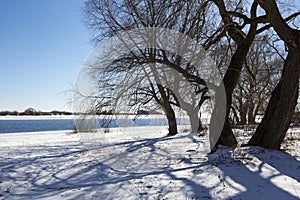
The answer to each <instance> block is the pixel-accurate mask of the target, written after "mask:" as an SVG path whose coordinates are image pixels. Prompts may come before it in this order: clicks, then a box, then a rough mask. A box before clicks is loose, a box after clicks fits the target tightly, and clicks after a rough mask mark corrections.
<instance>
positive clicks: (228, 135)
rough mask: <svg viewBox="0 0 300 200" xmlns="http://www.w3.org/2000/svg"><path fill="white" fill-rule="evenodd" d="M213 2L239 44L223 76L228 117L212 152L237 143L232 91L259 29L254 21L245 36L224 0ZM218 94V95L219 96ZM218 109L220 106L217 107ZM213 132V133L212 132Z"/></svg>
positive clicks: (215, 117) (253, 15) (215, 118)
mask: <svg viewBox="0 0 300 200" xmlns="http://www.w3.org/2000/svg"><path fill="white" fill-rule="evenodd" d="M213 2H214V3H215V4H216V5H217V7H218V8H219V12H220V15H221V17H222V20H223V22H224V24H225V25H228V26H227V32H228V33H229V35H230V37H232V38H233V40H234V41H235V42H236V44H237V50H236V52H235V53H234V54H233V56H232V58H231V61H230V64H229V66H228V69H227V71H226V73H225V76H224V78H223V82H224V86H225V91H226V103H227V104H226V105H227V106H226V118H225V122H224V126H223V129H222V132H221V135H220V137H219V139H218V141H217V142H216V144H215V145H214V146H213V147H212V152H213V151H214V150H215V149H217V145H218V144H222V145H225V146H234V145H236V144H237V141H236V138H235V136H234V135H233V131H232V129H231V125H230V119H229V113H230V109H231V104H232V93H233V90H234V88H235V86H236V84H237V81H238V78H239V76H240V71H241V69H242V66H243V63H244V61H245V59H246V56H247V54H248V51H249V49H250V47H251V44H252V42H253V40H254V38H255V35H256V29H257V23H252V24H251V25H250V29H249V31H248V34H247V36H244V35H243V34H241V32H242V30H240V29H238V28H237V27H236V26H234V25H233V24H234V22H233V21H232V18H231V16H230V15H229V13H228V12H227V11H226V6H225V4H224V1H222V0H213ZM257 6H258V4H257V2H256V1H254V2H253V4H252V6H251V11H250V12H251V17H252V18H255V17H256V10H257ZM217 96H218V95H216V97H217ZM217 104H218V100H217V98H216V104H215V107H217V106H218V105H217ZM217 109H218V108H217ZM218 112H222V111H218V110H217V111H216V112H213V114H212V119H211V124H212V125H214V124H215V123H217V122H214V121H213V120H217V119H218V117H217V116H216V115H218V114H219V113H218ZM211 131H212V132H214V130H213V127H212V128H211V126H210V132H211ZM210 134H211V133H210ZM211 144H213V141H211Z"/></svg>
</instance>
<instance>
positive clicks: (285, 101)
mask: <svg viewBox="0 0 300 200" xmlns="http://www.w3.org/2000/svg"><path fill="white" fill-rule="evenodd" d="M299 47H300V43H299ZM299 63H300V48H297V49H296V48H289V53H288V56H287V59H286V61H285V64H284V70H283V73H282V77H281V79H280V81H279V83H278V84H277V86H276V87H275V89H274V91H273V92H272V96H271V99H270V101H269V104H268V106H267V109H266V112H265V116H264V118H263V119H262V121H261V123H260V124H259V126H258V128H257V130H256V132H255V134H254V135H253V136H252V138H251V139H250V141H249V142H248V144H249V145H254V146H262V147H264V148H269V149H279V148H280V145H281V143H282V141H283V139H284V137H285V134H286V132H287V130H288V128H289V125H290V122H291V118H292V116H293V113H294V111H295V107H296V104H297V99H298V87H299V74H300V66H299Z"/></svg>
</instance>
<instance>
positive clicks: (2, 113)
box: [0, 108, 161, 116]
mask: <svg viewBox="0 0 300 200" xmlns="http://www.w3.org/2000/svg"><path fill="white" fill-rule="evenodd" d="M81 114H84V113H72V112H66V111H57V110H54V111H51V112H43V111H37V110H35V109H33V108H28V109H26V110H24V111H23V112H18V111H0V116H7V115H11V116H25V115H29V116H38V115H81ZM95 114H96V115H149V114H161V113H160V112H157V111H147V110H138V111H137V113H118V114H116V113H113V112H112V111H102V112H96V113H95Z"/></svg>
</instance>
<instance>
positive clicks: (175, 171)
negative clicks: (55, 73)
mask: <svg viewBox="0 0 300 200" xmlns="http://www.w3.org/2000/svg"><path fill="white" fill-rule="evenodd" d="M166 133H167V129H166V128H165V127H135V128H123V129H120V128H119V129H111V130H110V132H109V133H106V134H100V135H95V134H93V133H89V134H84V133H82V134H73V133H70V132H66V131H60V132H43V133H18V134H1V135H0V149H1V151H0V199H103V200H105V199H172V200H173V199H178V200H182V199H243V200H244V199H274V198H276V199H299V198H300V173H299V172H300V144H299V141H297V140H295V141H292V143H290V144H289V146H290V147H291V149H292V150H293V151H292V152H291V154H288V153H284V152H278V151H270V150H264V149H261V148H258V147H243V148H238V149H235V150H234V152H232V149H230V148H221V149H220V150H219V151H217V152H216V153H215V154H212V155H209V156H207V154H206V148H207V147H208V139H207V137H201V138H199V137H190V136H189V135H188V133H181V134H179V135H177V136H174V137H165V134H166ZM289 142H291V141H289Z"/></svg>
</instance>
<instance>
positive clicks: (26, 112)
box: [0, 108, 73, 116]
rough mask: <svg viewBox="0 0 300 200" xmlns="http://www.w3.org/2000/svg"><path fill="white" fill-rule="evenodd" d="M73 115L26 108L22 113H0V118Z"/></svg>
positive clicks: (64, 112)
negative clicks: (8, 116) (9, 116)
mask: <svg viewBox="0 0 300 200" xmlns="http://www.w3.org/2000/svg"><path fill="white" fill-rule="evenodd" d="M72 114H73V113H71V112H66V111H57V110H54V111H51V112H43V111H37V110H35V109H33V108H28V109H26V110H24V111H23V112H18V111H0V116H7V115H12V116H24V115H31V116H37V115H72Z"/></svg>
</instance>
